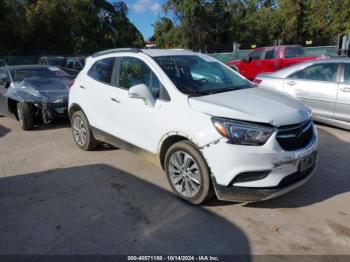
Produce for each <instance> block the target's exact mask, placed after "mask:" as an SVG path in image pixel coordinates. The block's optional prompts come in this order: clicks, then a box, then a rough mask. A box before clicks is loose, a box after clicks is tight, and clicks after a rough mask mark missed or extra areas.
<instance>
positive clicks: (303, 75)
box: [289, 63, 338, 82]
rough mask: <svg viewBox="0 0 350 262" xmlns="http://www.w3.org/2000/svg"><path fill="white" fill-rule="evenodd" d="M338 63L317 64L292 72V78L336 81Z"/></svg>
mask: <svg viewBox="0 0 350 262" xmlns="http://www.w3.org/2000/svg"><path fill="white" fill-rule="evenodd" d="M337 71H338V64H336V63H329V64H316V65H311V66H309V67H307V68H305V69H303V70H300V71H298V72H296V73H293V74H291V75H290V76H289V77H290V78H297V79H305V80H318V81H333V82H334V81H336V78H337Z"/></svg>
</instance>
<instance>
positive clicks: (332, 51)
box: [0, 46, 337, 65]
mask: <svg viewBox="0 0 350 262" xmlns="http://www.w3.org/2000/svg"><path fill="white" fill-rule="evenodd" d="M304 49H305V52H306V54H307V55H308V56H314V55H316V56H319V55H328V56H336V55H337V47H336V46H319V47H305V48H304ZM250 51H251V49H245V50H238V51H235V52H223V53H210V54H209V55H211V56H212V57H214V58H216V59H218V60H220V61H221V62H224V63H225V62H228V61H231V60H237V59H242V58H243V57H245V56H246V55H247V54H248V53H249V52H250ZM72 56H74V55H72ZM40 57H42V56H4V57H1V56H0V59H3V60H5V62H6V63H7V64H8V65H28V64H37V63H38V61H39V59H40ZM64 57H69V56H64Z"/></svg>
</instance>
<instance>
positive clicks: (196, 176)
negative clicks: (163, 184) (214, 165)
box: [168, 151, 201, 198]
mask: <svg viewBox="0 0 350 262" xmlns="http://www.w3.org/2000/svg"><path fill="white" fill-rule="evenodd" d="M168 172H169V177H170V181H171V183H172V185H173V187H174V188H175V189H176V191H177V192H178V193H180V194H181V195H182V196H184V197H188V198H191V197H194V196H195V195H197V194H198V192H199V190H200V188H201V175H200V170H199V168H198V165H197V163H196V161H195V160H194V159H193V157H192V156H191V155H189V154H188V153H186V152H183V151H176V152H174V153H173V154H172V155H171V157H170V159H169V165H168Z"/></svg>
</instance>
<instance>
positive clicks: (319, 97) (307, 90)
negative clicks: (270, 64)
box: [255, 58, 350, 130]
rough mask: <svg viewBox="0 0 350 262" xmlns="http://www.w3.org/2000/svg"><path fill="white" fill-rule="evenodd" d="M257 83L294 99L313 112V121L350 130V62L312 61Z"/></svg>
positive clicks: (270, 75) (262, 75)
mask: <svg viewBox="0 0 350 262" xmlns="http://www.w3.org/2000/svg"><path fill="white" fill-rule="evenodd" d="M255 82H257V83H260V86H262V87H270V88H273V89H277V90H279V91H281V92H284V93H287V94H290V95H292V96H293V97H295V98H297V99H299V100H300V101H302V102H303V103H304V104H305V105H307V106H308V107H309V108H311V109H312V115H313V119H314V120H316V121H319V122H323V123H326V124H329V125H333V126H337V127H341V128H345V129H348V130H350V59H349V58H338V59H337V58H333V59H324V60H315V61H309V62H305V63H301V64H297V65H295V66H291V67H288V68H286V69H283V70H281V71H278V72H275V73H271V74H260V75H258V76H257V77H256V79H255Z"/></svg>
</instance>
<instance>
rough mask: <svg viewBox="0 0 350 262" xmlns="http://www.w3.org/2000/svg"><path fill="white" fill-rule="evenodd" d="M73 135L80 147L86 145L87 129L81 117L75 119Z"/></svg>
mask: <svg viewBox="0 0 350 262" xmlns="http://www.w3.org/2000/svg"><path fill="white" fill-rule="evenodd" d="M73 135H74V139H75V141H76V142H77V143H78V145H80V146H84V145H85V143H86V139H87V133H86V127H85V124H84V122H83V120H82V119H81V118H80V117H75V118H74V119H73Z"/></svg>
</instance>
